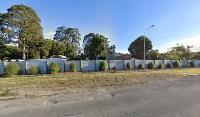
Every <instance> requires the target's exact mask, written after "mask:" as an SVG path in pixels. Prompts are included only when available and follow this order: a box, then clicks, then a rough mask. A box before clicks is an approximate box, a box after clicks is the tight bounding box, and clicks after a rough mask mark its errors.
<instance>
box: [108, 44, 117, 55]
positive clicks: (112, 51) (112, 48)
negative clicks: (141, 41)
mask: <svg viewBox="0 0 200 117" xmlns="http://www.w3.org/2000/svg"><path fill="white" fill-rule="evenodd" d="M115 49H116V46H115V45H112V46H110V47H109V54H114V53H116V52H115Z"/></svg>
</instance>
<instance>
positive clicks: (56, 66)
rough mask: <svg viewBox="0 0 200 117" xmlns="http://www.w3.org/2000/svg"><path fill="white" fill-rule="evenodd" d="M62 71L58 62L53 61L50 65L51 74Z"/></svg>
mask: <svg viewBox="0 0 200 117" xmlns="http://www.w3.org/2000/svg"><path fill="white" fill-rule="evenodd" d="M59 71H60V66H59V64H58V63H56V62H52V63H51V64H50V66H49V73H50V74H55V73H58V72H59Z"/></svg>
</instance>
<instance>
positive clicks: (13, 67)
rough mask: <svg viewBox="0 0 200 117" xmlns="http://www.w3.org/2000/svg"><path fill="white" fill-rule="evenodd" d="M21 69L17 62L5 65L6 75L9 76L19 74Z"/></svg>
mask: <svg viewBox="0 0 200 117" xmlns="http://www.w3.org/2000/svg"><path fill="white" fill-rule="evenodd" d="M19 71H20V67H19V65H18V64H17V63H10V64H8V65H7V66H6V67H5V75H6V76H8V77H9V76H13V75H16V74H18V73H19Z"/></svg>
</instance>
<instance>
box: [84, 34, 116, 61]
mask: <svg viewBox="0 0 200 117" xmlns="http://www.w3.org/2000/svg"><path fill="white" fill-rule="evenodd" d="M83 48H84V54H85V55H86V56H87V57H89V58H93V59H95V58H96V57H98V56H106V55H108V54H109V41H108V39H107V38H106V37H104V36H103V35H99V34H94V33H90V34H88V35H86V36H85V37H84V39H83ZM112 48H113V49H115V47H114V46H113V47H112ZM113 49H112V51H114V50H113Z"/></svg>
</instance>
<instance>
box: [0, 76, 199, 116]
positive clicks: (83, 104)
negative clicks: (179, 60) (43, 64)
mask: <svg viewBox="0 0 200 117" xmlns="http://www.w3.org/2000/svg"><path fill="white" fill-rule="evenodd" d="M0 117H200V77H199V76H192V77H190V78H183V79H178V80H174V81H169V82H164V83H157V84H153V85H151V86H132V87H127V88H124V89H120V90H115V91H113V92H111V93H110V96H105V97H104V96H102V98H98V99H95V98H93V99H88V100H87V101H77V102H71V103H69V102H62V103H57V104H52V105H48V106H39V107H38V106H36V107H26V108H23V109H16V110H15V109H13V110H7V111H3V112H2V111H0Z"/></svg>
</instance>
